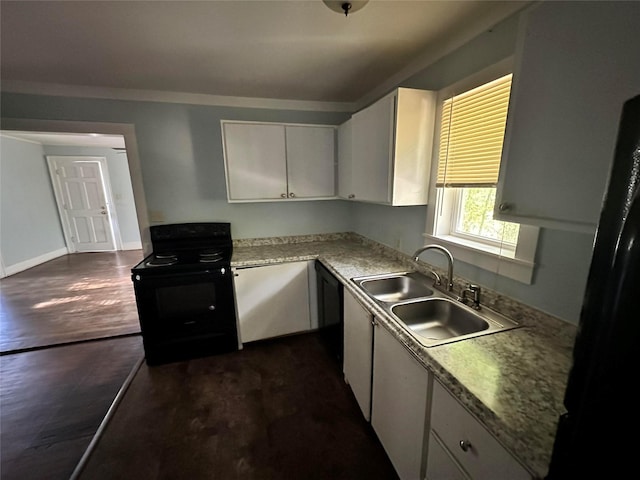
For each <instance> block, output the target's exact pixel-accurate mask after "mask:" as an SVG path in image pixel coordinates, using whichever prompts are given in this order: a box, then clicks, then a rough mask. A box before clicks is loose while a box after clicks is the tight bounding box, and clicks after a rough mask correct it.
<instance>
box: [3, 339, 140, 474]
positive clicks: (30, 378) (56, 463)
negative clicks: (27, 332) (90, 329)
mask: <svg viewBox="0 0 640 480" xmlns="http://www.w3.org/2000/svg"><path fill="white" fill-rule="evenodd" d="M143 355H144V352H143V349H142V339H141V337H140V336H134V337H126V338H116V339H108V340H102V341H98V342H86V343H80V344H75V345H67V346H61V347H52V348H45V349H41V350H35V351H31V352H23V353H15V354H12V355H6V356H3V357H1V358H0V374H1V375H2V377H1V382H2V388H1V389H0V457H1V459H2V463H1V465H0V477H1V478H2V480H14V479H15V480H26V479H34V480H35V479H46V480H67V479H68V478H69V476H70V475H71V473H72V472H73V470H74V468H75V467H76V464H77V463H78V461H79V460H80V458H81V457H82V455H83V453H84V451H85V449H86V448H87V447H88V446H89V443H90V442H91V439H92V437H93V435H94V433H95V432H96V430H97V429H98V426H99V425H100V422H101V421H102V419H103V418H104V416H105V414H106V413H107V411H108V409H109V407H110V406H111V403H112V402H113V400H114V398H115V396H116V394H117V393H118V390H119V389H120V387H121V386H122V384H123V383H124V381H125V379H126V378H127V376H128V375H129V373H130V372H131V369H132V368H133V367H134V365H135V364H136V362H137V361H138V360H139V359H140V358H142V356H143Z"/></svg>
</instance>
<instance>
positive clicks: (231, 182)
mask: <svg viewBox="0 0 640 480" xmlns="http://www.w3.org/2000/svg"><path fill="white" fill-rule="evenodd" d="M222 141H223V148H224V160H225V173H226V178H227V198H228V200H229V202H257V201H274V200H289V201H290V200H298V199H299V200H307V199H322V198H335V190H336V188H335V170H336V162H335V127H333V126H316V125H289V124H277V123H255V122H231V121H224V120H223V121H222Z"/></svg>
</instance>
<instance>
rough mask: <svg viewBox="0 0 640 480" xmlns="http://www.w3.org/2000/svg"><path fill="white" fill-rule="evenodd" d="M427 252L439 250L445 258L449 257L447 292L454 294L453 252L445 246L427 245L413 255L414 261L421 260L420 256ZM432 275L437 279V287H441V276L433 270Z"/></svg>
mask: <svg viewBox="0 0 640 480" xmlns="http://www.w3.org/2000/svg"><path fill="white" fill-rule="evenodd" d="M426 250H438V251H440V252H442V254H443V255H444V256H445V257H447V277H448V278H447V281H448V282H449V283H448V285H447V291H449V292H452V291H453V255H451V252H450V251H449V250H447V249H446V248H444V247H443V246H441V245H436V244H431V245H425V246H424V247H420V248H419V249H418V250H416V251H415V253H414V254H413V261H414V262H417V261H418V258H420V254H421V253H422V252H424V251H426ZM431 274H432V275H433V276H434V278H435V285H441V284H442V281H441V280H440V275H438V274H437V273H436V272H434V271H433V270H432V271H431Z"/></svg>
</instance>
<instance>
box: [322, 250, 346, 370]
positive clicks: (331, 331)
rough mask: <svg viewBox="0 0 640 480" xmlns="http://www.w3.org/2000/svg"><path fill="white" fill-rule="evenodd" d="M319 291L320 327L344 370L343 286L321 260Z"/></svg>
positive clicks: (327, 343)
mask: <svg viewBox="0 0 640 480" xmlns="http://www.w3.org/2000/svg"><path fill="white" fill-rule="evenodd" d="M315 269H316V276H317V289H318V326H319V330H320V334H321V335H322V339H323V341H324V342H325V345H326V346H327V348H328V350H329V352H330V353H331V355H332V356H333V357H334V358H335V359H336V360H337V361H338V362H339V364H340V368H341V369H342V357H343V337H344V332H343V329H344V322H343V288H344V287H343V286H342V283H340V281H339V280H338V279H337V278H336V277H334V276H333V274H332V273H331V272H330V271H329V270H327V268H326V267H325V266H324V265H322V263H321V262H320V261H319V260H316V263H315Z"/></svg>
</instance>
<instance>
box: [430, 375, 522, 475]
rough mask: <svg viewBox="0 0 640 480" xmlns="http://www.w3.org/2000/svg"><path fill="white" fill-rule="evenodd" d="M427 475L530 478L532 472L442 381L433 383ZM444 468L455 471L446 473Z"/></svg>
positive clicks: (447, 470)
mask: <svg viewBox="0 0 640 480" xmlns="http://www.w3.org/2000/svg"><path fill="white" fill-rule="evenodd" d="M430 439H431V441H430V442H429V452H428V456H427V469H426V478H427V479H428V480H439V479H441V478H462V479H464V478H471V479H473V480H494V479H496V478H508V479H510V480H531V479H532V476H531V475H530V474H529V473H528V472H527V470H525V468H524V467H523V466H522V465H520V463H519V462H518V461H517V460H516V459H515V458H514V457H512V456H511V454H510V453H509V452H507V451H506V450H505V449H504V448H503V447H502V446H501V445H500V444H499V443H498V441H497V440H496V439H495V438H494V437H493V436H492V435H491V434H490V433H489V432H488V431H487V430H486V429H485V428H484V427H483V426H482V425H481V424H480V422H479V421H478V420H476V419H475V418H474V417H473V416H472V415H471V413H469V412H468V411H467V410H466V409H465V408H464V407H463V406H462V405H461V404H460V403H459V402H458V400H456V399H455V397H453V396H452V395H451V394H450V393H449V392H448V391H447V390H446V389H445V388H444V387H443V386H442V385H441V384H440V383H439V382H437V381H436V382H434V384H433V397H432V401H431V432H430ZM444 472H453V473H452V474H451V476H449V475H446V476H443V473H444Z"/></svg>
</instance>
